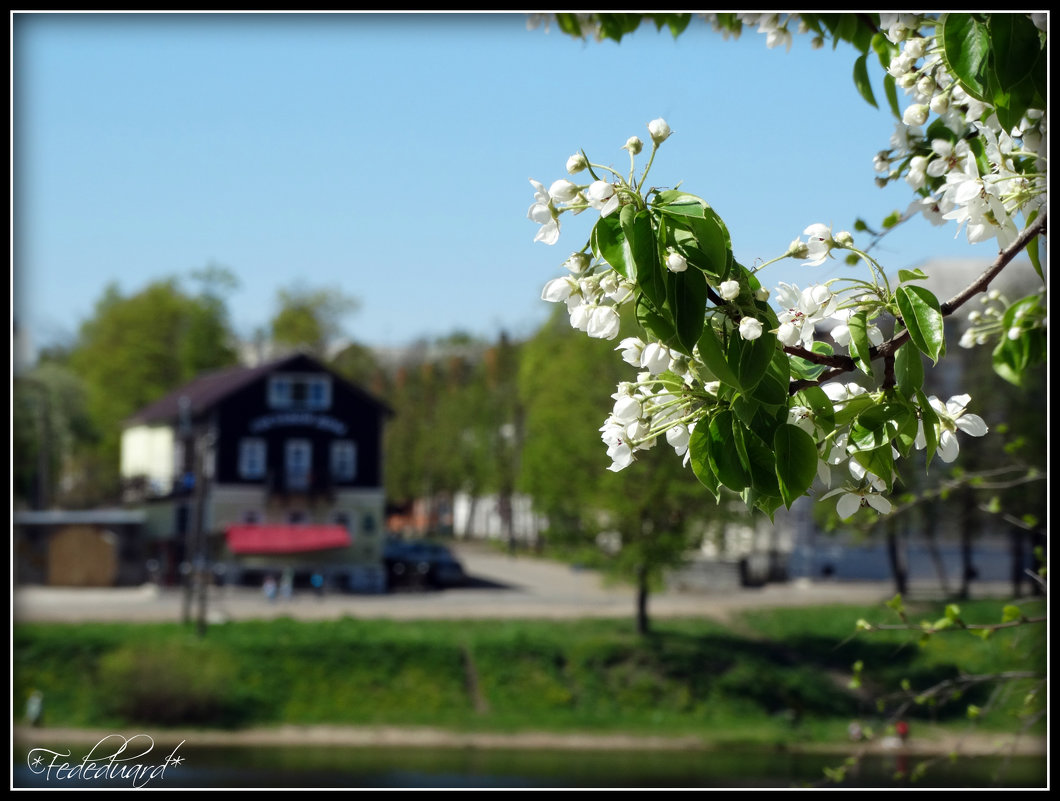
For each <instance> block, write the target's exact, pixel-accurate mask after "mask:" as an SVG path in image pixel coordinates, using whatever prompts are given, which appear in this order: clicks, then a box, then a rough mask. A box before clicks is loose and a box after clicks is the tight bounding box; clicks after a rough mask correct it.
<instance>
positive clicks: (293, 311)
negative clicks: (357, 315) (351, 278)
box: [270, 284, 359, 358]
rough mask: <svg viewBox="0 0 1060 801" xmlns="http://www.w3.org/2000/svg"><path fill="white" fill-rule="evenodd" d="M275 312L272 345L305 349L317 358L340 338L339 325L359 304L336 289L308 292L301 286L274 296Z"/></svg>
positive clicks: (297, 285) (289, 288) (323, 356)
mask: <svg viewBox="0 0 1060 801" xmlns="http://www.w3.org/2000/svg"><path fill="white" fill-rule="evenodd" d="M276 304H277V307H278V309H277V312H276V314H275V316H274V317H273V318H272V322H271V323H270V330H271V332H272V341H273V343H275V344H276V345H278V346H280V347H287V348H294V347H306V348H308V349H309V350H310V352H312V353H314V354H316V355H317V356H319V357H320V358H326V357H327V355H328V350H329V349H330V348H331V347H332V346H333V345H335V344H336V343H337V342H338V341H339V339H340V338H341V337H342V333H343V321H344V320H345V319H346V317H348V316H349V315H350V314H351V313H353V312H354V311H356V310H357V307H358V305H359V301H358V300H357V299H356V298H355V297H353V296H351V295H347V294H346V293H345V292H343V291H342V290H341V288H339V287H327V288H324V289H309V288H308V287H305V286H302V285H301V284H294V285H293V286H290V287H287V288H281V289H279V290H278V291H277V293H276Z"/></svg>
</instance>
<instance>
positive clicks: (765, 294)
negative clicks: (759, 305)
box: [755, 286, 769, 303]
mask: <svg viewBox="0 0 1060 801" xmlns="http://www.w3.org/2000/svg"><path fill="white" fill-rule="evenodd" d="M755 300H760V301H762V302H763V303H765V302H766V301H767V300H769V290H768V289H766V288H765V287H764V286H761V287H759V288H758V289H756V290H755Z"/></svg>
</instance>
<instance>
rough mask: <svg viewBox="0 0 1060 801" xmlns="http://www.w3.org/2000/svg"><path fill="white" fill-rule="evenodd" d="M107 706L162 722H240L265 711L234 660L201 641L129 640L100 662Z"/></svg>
mask: <svg viewBox="0 0 1060 801" xmlns="http://www.w3.org/2000/svg"><path fill="white" fill-rule="evenodd" d="M99 690H100V694H101V698H102V703H103V705H104V707H105V709H106V711H107V712H109V713H111V714H114V715H117V716H118V717H120V718H122V719H124V720H128V721H130V722H133V721H134V722H137V723H152V724H156V725H160V726H175V725H181V724H184V725H188V724H197V725H211V726H236V725H240V724H243V723H246V722H249V721H250V720H252V719H254V718H256V717H267V715H262V714H259V713H260V711H261V710H260V706H261V704H260V702H259V701H260V699H256V698H255V697H254V696H253V695H252V694H251V693H248V692H246V691H245V690H243V689H242V688H241V686H240V683H239V681H238V673H237V670H236V664H235V661H234V660H233V659H232V658H231V656H229V655H228V654H227V653H224V652H220V651H217V650H216V649H207V648H205V647H204V646H203V645H202V644H199V643H179V642H166V643H152V644H151V645H150V646H147V647H145V646H143V645H126V646H123V647H120V648H118V649H116V650H114V651H111V652H110V653H108V654H106V655H104V656H103V657H102V658H101V659H100V662H99Z"/></svg>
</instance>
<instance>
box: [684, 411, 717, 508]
mask: <svg viewBox="0 0 1060 801" xmlns="http://www.w3.org/2000/svg"><path fill="white" fill-rule="evenodd" d="M688 451H689V454H690V456H689V462H690V463H691V465H692V472H693V473H695V474H696V478H698V479H699V481H700V483H701V484H702V485H703V486H704V487H706V488H707V489H709V490H710V491H711V493H712V494H713V495H714V498H715V500H719V499H720V498H721V494H720V492H719V491H718V489H719V483H718V476H717V475H716V474H715V473H714V469H713V468H712V467H711V466H710V454H709V452H710V420H709V419H708V418H707V417H706V416H704V417H702V418H700V420H699V422H698V423H696V426H695V428H693V429H692V434H691V437H690V439H689V441H688Z"/></svg>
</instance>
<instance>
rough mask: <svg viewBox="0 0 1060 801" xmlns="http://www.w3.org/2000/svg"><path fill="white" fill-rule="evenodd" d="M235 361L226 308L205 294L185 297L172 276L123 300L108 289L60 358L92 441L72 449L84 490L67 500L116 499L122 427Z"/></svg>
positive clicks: (112, 288) (78, 502)
mask: <svg viewBox="0 0 1060 801" xmlns="http://www.w3.org/2000/svg"><path fill="white" fill-rule="evenodd" d="M214 283H216V281H214ZM211 286H212V284H211ZM235 361H236V350H235V347H234V340H233V337H232V335H231V330H230V328H229V323H228V317H227V310H226V308H225V306H224V303H223V302H222V301H221V299H220V298H219V297H218V296H217V295H216V294H214V293H213V290H212V289H211V290H209V291H207V292H205V293H204V294H201V295H198V296H195V295H190V294H188V293H187V292H185V291H184V290H183V289H182V288H181V287H180V284H179V282H178V281H177V279H175V278H170V279H166V280H161V281H155V282H153V283H151V284H149V285H148V286H146V287H145V288H144V289H142V290H140V291H139V292H137V293H135V294H133V295H129V296H124V295H122V293H121V292H120V290H119V289H118V287H117V286H116V285H111V286H109V287H108V288H107V289H106V291H105V292H104V294H103V297H102V298H100V300H99V301H98V302H97V304H96V308H95V311H94V313H93V316H92V317H91V318H89V319H88V320H86V321H85V322H84V323H83V324H82V326H81V329H80V332H79V334H78V338H77V341H76V343H75V344H74V345H73V347H72V348H71V350H70V352H69V356H68V359H67V366H68V367H69V369H70V370H71V372H73V373H74V375H76V376H77V377H78V379H79V380H80V381H81V382H82V384H83V386H84V388H85V395H86V409H87V415H88V417H89V419H90V420H91V425H92V429H93V430H94V431H96V432H98V437H99V441H98V443H95V442H92V443H89V444H88V446H87V447H85V448H84V449H75V453H74V454H73V458H74V459H75V461H77V462H78V465H77V466H78V467H79V468H80V469H74V470H73V473H74V474H76V475H80V476H83V477H84V480H85V481H86V482H87V485H86V486H83V487H80V488H79V494H78V495H77V496H76V497H75V498H72V499H70V502H71V503H74V504H76V505H92V504H94V503H100V502H113V501H114V500H116V497H117V489H118V488H117V485H118V464H119V459H118V450H119V441H120V433H121V424H122V422H123V421H124V420H125V419H126V418H128V417H129V416H130V415H132V414H133V413H134V412H136V411H138V410H139V409H141V408H143V407H144V406H146V405H147V404H148V403H150V402H152V401H154V400H157V399H158V398H159V397H161V396H163V395H164V394H166V393H167V392H169V391H170V390H172V389H174V388H176V387H177V386H179V385H181V384H182V383H184V382H186V381H189V380H190V379H191V378H193V377H195V376H196V375H198V374H199V373H200V372H202V371H204V370H210V369H216V368H218V367H224V366H228V365H231V364H234V363H235Z"/></svg>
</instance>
